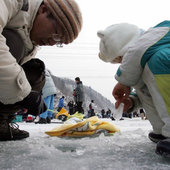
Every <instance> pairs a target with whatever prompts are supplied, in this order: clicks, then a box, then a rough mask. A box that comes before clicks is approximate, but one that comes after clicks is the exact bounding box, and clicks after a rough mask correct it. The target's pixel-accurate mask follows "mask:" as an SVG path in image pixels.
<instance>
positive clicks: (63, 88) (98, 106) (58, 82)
mask: <svg viewBox="0 0 170 170" xmlns="http://www.w3.org/2000/svg"><path fill="white" fill-rule="evenodd" d="M52 78H53V80H54V83H55V86H56V88H57V95H56V97H55V106H54V107H55V108H56V107H57V105H58V101H59V99H60V98H61V97H62V96H65V106H67V104H68V102H69V101H70V100H73V95H72V94H73V89H74V88H75V87H76V84H75V82H74V81H73V80H71V79H67V78H60V77H56V76H54V75H52ZM84 92H85V102H84V104H83V108H84V111H85V114H86V113H87V112H88V108H89V104H90V102H91V100H94V110H95V112H96V113H99V112H100V111H101V110H102V109H104V110H105V111H107V110H108V108H109V109H110V110H111V111H112V112H113V111H114V104H113V103H111V101H110V100H108V99H107V98H105V97H104V96H102V95H101V94H100V93H98V92H97V91H95V90H93V89H92V88H91V87H89V86H85V85H84ZM66 109H67V110H68V108H67V107H66Z"/></svg>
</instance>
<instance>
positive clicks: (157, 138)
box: [148, 132, 166, 143]
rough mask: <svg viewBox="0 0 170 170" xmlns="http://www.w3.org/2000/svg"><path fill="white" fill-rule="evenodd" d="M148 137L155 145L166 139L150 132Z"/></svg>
mask: <svg viewBox="0 0 170 170" xmlns="http://www.w3.org/2000/svg"><path fill="white" fill-rule="evenodd" d="M148 137H149V139H150V140H151V141H152V142H155V143H158V142H159V141H161V140H164V139H166V137H165V136H163V135H161V134H155V133H154V132H150V133H149V135H148Z"/></svg>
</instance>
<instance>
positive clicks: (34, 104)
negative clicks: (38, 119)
mask: <svg viewBox="0 0 170 170" xmlns="http://www.w3.org/2000/svg"><path fill="white" fill-rule="evenodd" d="M17 104H18V105H21V106H22V107H23V108H25V109H27V110H28V111H27V114H31V115H34V116H37V115H39V114H41V113H43V112H45V111H46V110H47V106H46V104H45V103H44V100H43V98H42V95H41V93H40V92H36V91H31V93H30V94H29V95H28V96H27V97H26V98H24V100H22V101H20V102H18V103H17Z"/></svg>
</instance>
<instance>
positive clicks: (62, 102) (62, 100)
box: [57, 96, 65, 112]
mask: <svg viewBox="0 0 170 170" xmlns="http://www.w3.org/2000/svg"><path fill="white" fill-rule="evenodd" d="M64 98H65V97H64V96H62V97H61V98H60V99H59V103H58V109H57V111H58V112H60V110H61V109H62V108H63V107H64Z"/></svg>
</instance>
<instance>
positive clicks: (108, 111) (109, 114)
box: [106, 108, 112, 118]
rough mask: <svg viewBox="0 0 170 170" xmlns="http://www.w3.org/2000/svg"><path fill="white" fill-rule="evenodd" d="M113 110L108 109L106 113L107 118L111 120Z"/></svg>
mask: <svg viewBox="0 0 170 170" xmlns="http://www.w3.org/2000/svg"><path fill="white" fill-rule="evenodd" d="M111 113H112V112H111V110H110V109H109V108H108V110H107V111H106V117H107V118H110V117H111Z"/></svg>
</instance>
